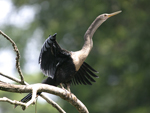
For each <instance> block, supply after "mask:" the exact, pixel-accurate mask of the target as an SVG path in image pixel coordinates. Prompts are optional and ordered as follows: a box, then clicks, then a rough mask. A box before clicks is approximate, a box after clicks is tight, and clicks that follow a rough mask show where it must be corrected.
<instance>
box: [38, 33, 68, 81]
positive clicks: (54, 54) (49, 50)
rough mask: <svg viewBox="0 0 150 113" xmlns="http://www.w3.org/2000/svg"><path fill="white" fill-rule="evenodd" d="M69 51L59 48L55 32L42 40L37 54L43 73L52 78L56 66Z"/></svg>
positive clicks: (63, 59)
mask: <svg viewBox="0 0 150 113" xmlns="http://www.w3.org/2000/svg"><path fill="white" fill-rule="evenodd" d="M66 56H70V53H69V52H67V51H65V50H63V49H61V48H60V46H59V45H58V43H57V42H56V33H55V34H54V35H53V36H51V35H50V36H49V37H48V38H47V39H46V41H45V42H44V44H43V46H42V49H41V53H40V56H39V64H40V68H41V70H42V72H43V74H44V75H46V76H48V77H51V78H52V79H53V78H54V75H55V72H56V69H57V67H58V66H59V65H60V64H61V63H63V62H64V61H65V59H66Z"/></svg>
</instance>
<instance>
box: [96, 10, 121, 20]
mask: <svg viewBox="0 0 150 113" xmlns="http://www.w3.org/2000/svg"><path fill="white" fill-rule="evenodd" d="M119 13H121V11H117V12H114V13H110V14H107V13H105V14H101V15H99V16H98V18H99V20H102V21H105V20H107V19H108V18H109V17H112V16H114V15H117V14H119Z"/></svg>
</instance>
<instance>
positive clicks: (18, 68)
mask: <svg viewBox="0 0 150 113" xmlns="http://www.w3.org/2000/svg"><path fill="white" fill-rule="evenodd" d="M0 34H2V35H3V36H4V37H5V38H6V39H7V40H8V41H9V42H10V43H12V46H13V48H14V51H15V52H16V68H17V70H18V73H19V75H20V78H21V83H22V84H25V83H24V77H23V74H22V71H21V69H20V62H19V59H20V53H19V50H18V48H17V45H16V44H15V42H14V41H13V40H12V39H11V38H10V37H9V36H7V35H6V34H5V33H3V32H2V31H1V30H0Z"/></svg>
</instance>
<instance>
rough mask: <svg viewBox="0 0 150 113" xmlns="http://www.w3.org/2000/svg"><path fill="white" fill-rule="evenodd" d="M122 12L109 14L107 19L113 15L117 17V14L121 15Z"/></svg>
mask: <svg viewBox="0 0 150 113" xmlns="http://www.w3.org/2000/svg"><path fill="white" fill-rule="evenodd" d="M121 12H122V11H117V12H114V13H111V14H108V15H107V16H108V18H109V17H111V16H114V15H117V14H119V13H121Z"/></svg>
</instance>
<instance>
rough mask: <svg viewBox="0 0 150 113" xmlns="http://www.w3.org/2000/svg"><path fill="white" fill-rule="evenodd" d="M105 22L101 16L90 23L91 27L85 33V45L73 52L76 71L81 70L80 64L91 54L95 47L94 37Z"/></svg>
mask: <svg viewBox="0 0 150 113" xmlns="http://www.w3.org/2000/svg"><path fill="white" fill-rule="evenodd" d="M103 22H104V20H100V18H99V16H98V17H97V18H96V19H95V20H94V21H93V23H92V24H91V25H90V27H89V28H88V29H87V31H86V33H85V35H84V41H85V42H84V45H83V47H82V49H81V50H79V51H76V52H72V55H71V57H72V59H73V62H74V64H75V67H76V71H78V70H79V68H80V66H81V65H82V64H83V62H84V60H85V59H86V58H87V56H88V55H89V53H90V51H91V49H92V47H93V41H92V37H93V35H94V33H95V31H96V30H97V28H98V27H99V26H100V25H101V24H102V23H103Z"/></svg>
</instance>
